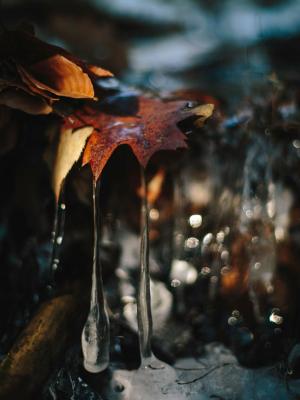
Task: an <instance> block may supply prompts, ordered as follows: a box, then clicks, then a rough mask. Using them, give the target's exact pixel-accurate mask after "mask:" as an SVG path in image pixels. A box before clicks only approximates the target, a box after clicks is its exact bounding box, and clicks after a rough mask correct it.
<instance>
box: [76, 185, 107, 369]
mask: <svg viewBox="0 0 300 400" xmlns="http://www.w3.org/2000/svg"><path fill="white" fill-rule="evenodd" d="M99 188H100V183H99V184H97V183H96V182H94V183H93V216H94V253H93V274H92V290H91V303H90V312H89V315H88V317H87V320H86V323H85V325H84V328H83V331H82V336H81V345H82V352H83V357H84V367H85V369H86V370H87V371H89V372H92V373H97V372H101V371H103V370H105V369H106V368H107V367H108V364H109V342H110V338H109V318H108V314H107V310H106V306H105V298H104V290H103V282H102V270H101V263H100V257H99V248H100V239H99V204H98V203H99Z"/></svg>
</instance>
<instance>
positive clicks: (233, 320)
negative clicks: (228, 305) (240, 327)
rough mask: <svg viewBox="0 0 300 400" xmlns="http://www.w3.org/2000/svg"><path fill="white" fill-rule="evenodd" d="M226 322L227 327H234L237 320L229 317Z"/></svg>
mask: <svg viewBox="0 0 300 400" xmlns="http://www.w3.org/2000/svg"><path fill="white" fill-rule="evenodd" d="M227 322H228V325H230V326H235V325H236V324H237V323H238V319H237V318H235V317H232V316H231V317H229V318H228V321H227Z"/></svg>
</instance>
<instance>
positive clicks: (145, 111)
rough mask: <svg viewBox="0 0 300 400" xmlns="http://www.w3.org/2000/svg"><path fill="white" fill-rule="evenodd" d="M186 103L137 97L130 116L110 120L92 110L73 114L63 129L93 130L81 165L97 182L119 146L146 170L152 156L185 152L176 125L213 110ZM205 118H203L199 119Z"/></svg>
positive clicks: (110, 116)
mask: <svg viewBox="0 0 300 400" xmlns="http://www.w3.org/2000/svg"><path fill="white" fill-rule="evenodd" d="M186 104H187V102H186V101H168V102H164V101H162V100H160V99H154V98H147V97H140V98H139V110H138V113H137V115H134V116H112V115H109V114H104V113H102V112H99V111H97V110H95V109H93V108H85V109H82V110H79V111H77V112H76V113H75V114H74V115H72V117H71V118H70V119H69V120H67V121H66V122H65V127H68V128H73V129H75V128H78V127H82V126H84V125H85V126H92V127H94V132H93V133H92V135H91V136H90V138H89V140H88V143H87V145H86V147H85V150H84V154H83V165H85V164H87V163H89V164H90V165H91V168H92V172H93V175H94V178H95V180H97V179H98V178H99V176H100V175H101V173H102V170H103V168H104V167H105V165H106V163H107V161H108V160H109V158H110V157H111V155H112V153H113V152H114V150H115V149H116V148H117V147H118V146H120V145H123V144H127V145H129V146H130V147H131V149H132V151H133V153H134V154H135V156H136V157H137V159H138V161H139V163H140V164H141V165H142V166H143V167H146V165H147V164H148V162H149V160H150V158H151V157H152V155H153V154H154V153H156V152H158V151H160V150H176V149H178V148H186V147H187V144H186V137H185V135H184V134H183V133H182V132H181V131H180V129H179V128H178V126H177V123H178V122H180V121H181V120H183V119H185V118H187V117H189V116H191V115H196V116H197V117H198V119H202V122H203V118H204V119H206V118H208V116H209V112H208V108H209V109H210V112H211V113H212V110H213V106H211V107H208V108H207V107H206V108H203V106H202V108H201V106H200V108H199V107H196V108H194V109H186V107H185V106H186ZM203 113H204V114H205V116H204V115H203Z"/></svg>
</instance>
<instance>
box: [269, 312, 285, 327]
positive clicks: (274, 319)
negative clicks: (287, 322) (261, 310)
mask: <svg viewBox="0 0 300 400" xmlns="http://www.w3.org/2000/svg"><path fill="white" fill-rule="evenodd" d="M269 321H270V322H273V323H274V324H276V325H280V324H282V323H283V317H282V316H281V315H278V314H276V312H274V311H273V312H272V314H271V315H270V317H269Z"/></svg>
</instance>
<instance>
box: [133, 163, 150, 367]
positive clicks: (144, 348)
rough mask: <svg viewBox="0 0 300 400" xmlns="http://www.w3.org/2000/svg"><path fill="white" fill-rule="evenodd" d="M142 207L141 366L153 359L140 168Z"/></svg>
mask: <svg viewBox="0 0 300 400" xmlns="http://www.w3.org/2000/svg"><path fill="white" fill-rule="evenodd" d="M141 183H142V193H143V196H142V207H141V250H140V263H141V272H140V281H139V290H138V298H137V319H138V330H139V344H140V355H141V361H142V366H146V365H149V363H151V360H152V359H153V354H152V351H151V336H152V315H151V293H150V272H149V215H148V202H147V184H146V177H145V171H144V169H143V168H141Z"/></svg>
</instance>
